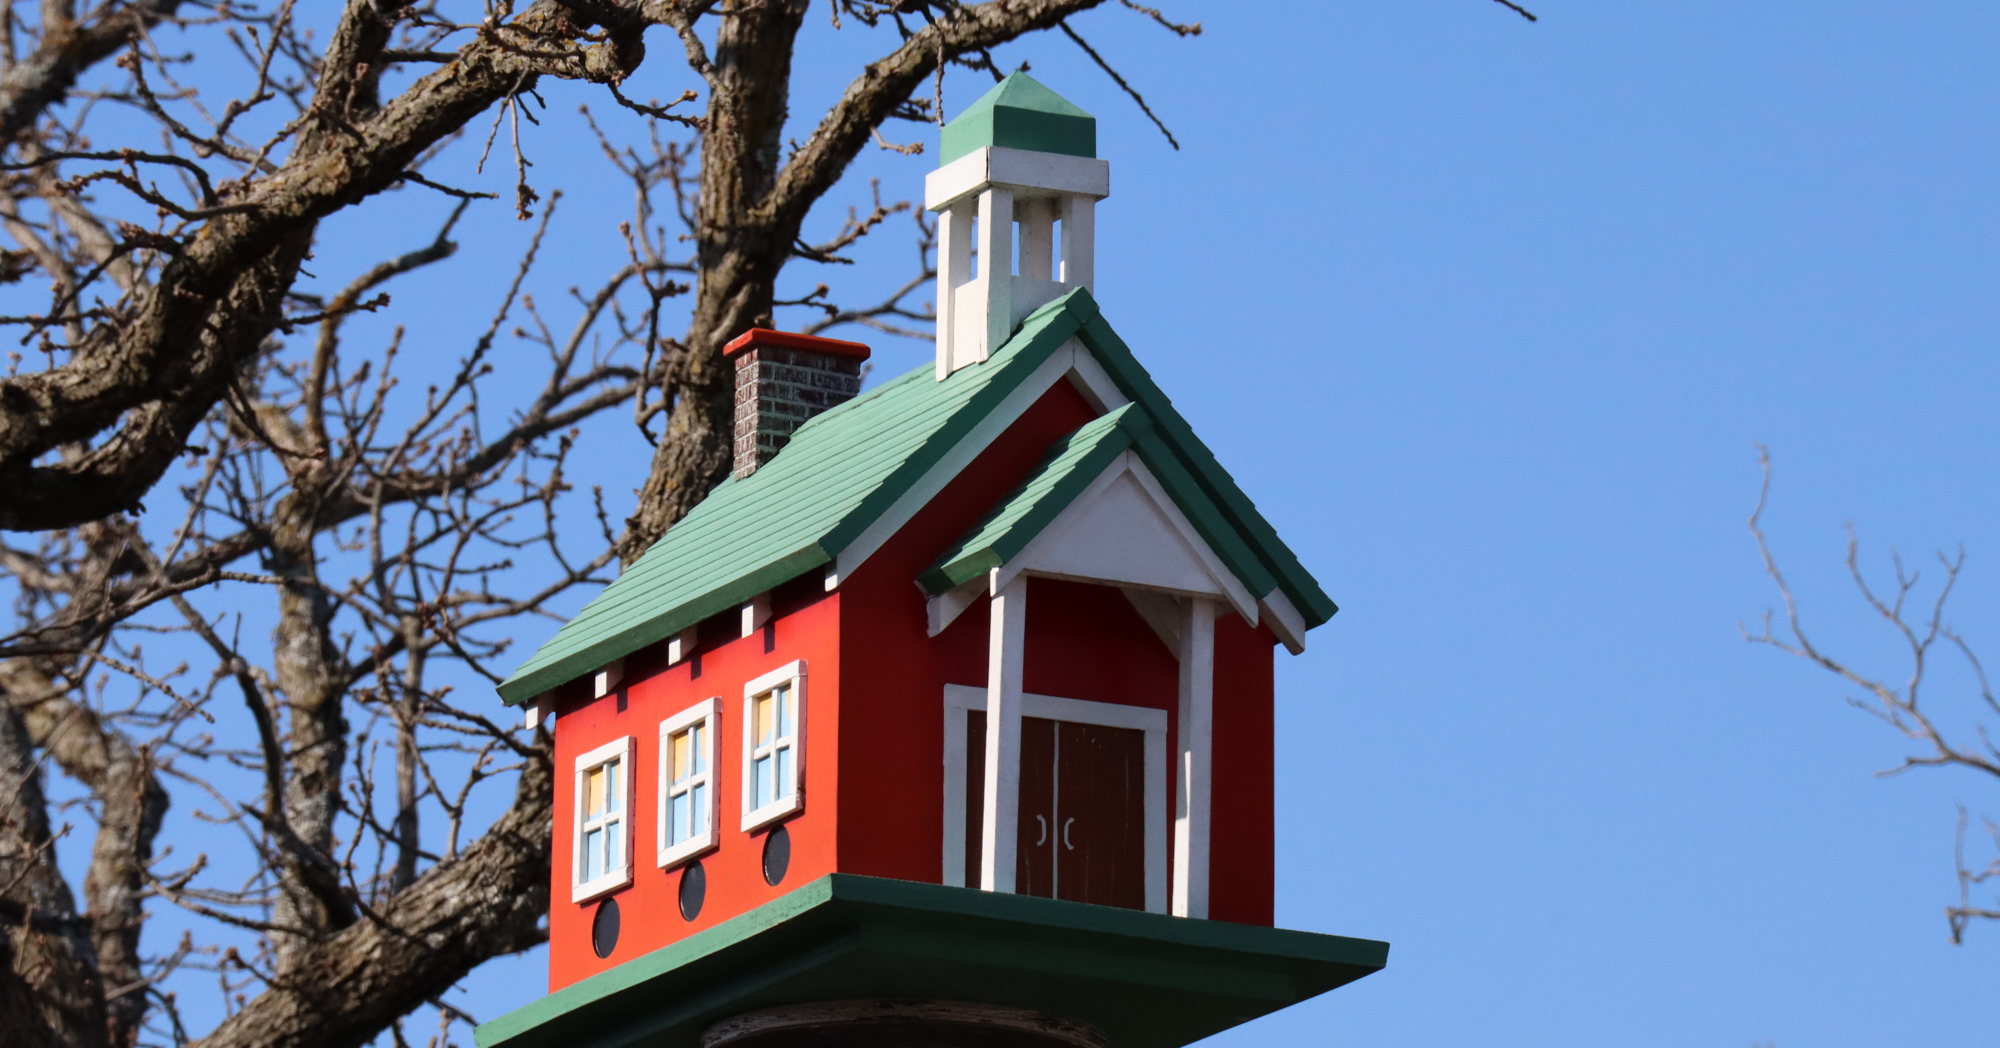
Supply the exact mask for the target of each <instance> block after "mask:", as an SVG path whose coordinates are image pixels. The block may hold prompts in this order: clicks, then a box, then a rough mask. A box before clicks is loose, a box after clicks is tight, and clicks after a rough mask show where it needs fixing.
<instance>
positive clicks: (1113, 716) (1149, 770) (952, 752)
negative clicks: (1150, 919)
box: [944, 684, 1167, 913]
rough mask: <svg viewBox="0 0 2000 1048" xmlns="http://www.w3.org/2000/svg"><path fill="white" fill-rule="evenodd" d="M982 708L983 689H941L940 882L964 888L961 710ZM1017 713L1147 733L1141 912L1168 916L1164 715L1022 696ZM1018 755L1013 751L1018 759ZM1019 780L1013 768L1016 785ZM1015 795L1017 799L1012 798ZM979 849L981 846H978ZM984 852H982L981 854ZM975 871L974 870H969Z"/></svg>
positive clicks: (1162, 712) (963, 722)
mask: <svg viewBox="0 0 2000 1048" xmlns="http://www.w3.org/2000/svg"><path fill="white" fill-rule="evenodd" d="M985 709H986V689H984V688H973V687H967V686H966V685H963V684H947V685H945V686H944V883H946V884H950V885H965V884H966V874H967V870H966V869H965V832H966V828H965V763H966V753H965V730H966V718H965V715H966V712H967V711H969V710H981V711H983V710H985ZM1021 715H1022V716H1024V717H1044V718H1047V719H1049V720H1057V721H1070V722H1071V723H1075V724H1101V725H1104V726H1106V727H1111V728H1132V729H1135V730H1138V731H1143V732H1145V733H1146V743H1145V746H1146V770H1145V777H1146V787H1145V789H1146V805H1145V807H1146V874H1145V876H1146V909H1147V910H1148V911H1149V912H1152V913H1166V912H1167V861H1166V857H1167V811H1166V800H1165V795H1166V792H1167V711H1166V710H1156V709H1153V708H1152V707H1149V706H1127V705H1124V704H1122V703H1115V702H1092V701H1090V700H1088V699H1065V698H1060V697H1058V696H1054V695H1036V694H1033V693H1023V694H1022V696H1021ZM1018 753H1019V751H1018V750H1017V751H1016V754H1017V757H1016V759H1017V760H1018ZM1019 781H1020V772H1019V770H1018V768H1017V769H1016V771H1015V782H1016V783H1017V784H1018V783H1019ZM1017 797H1018V795H1017ZM981 843H982V845H983V843H984V842H981ZM982 854H983V850H982ZM974 872H975V873H976V872H977V871H974Z"/></svg>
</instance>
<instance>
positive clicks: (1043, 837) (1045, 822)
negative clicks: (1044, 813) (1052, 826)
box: [1035, 815, 1049, 848]
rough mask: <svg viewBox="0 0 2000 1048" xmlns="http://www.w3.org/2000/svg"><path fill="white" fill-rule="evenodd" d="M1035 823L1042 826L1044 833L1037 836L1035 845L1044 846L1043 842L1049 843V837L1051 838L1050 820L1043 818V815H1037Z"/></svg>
mask: <svg viewBox="0 0 2000 1048" xmlns="http://www.w3.org/2000/svg"><path fill="white" fill-rule="evenodd" d="M1035 825H1037V826H1038V827H1040V828H1041V833H1042V835H1041V836H1040V837H1037V838H1035V847H1037V848H1039V847H1041V846H1042V845H1043V844H1045V843H1047V842H1048V839H1049V820H1047V819H1044V818H1042V817H1041V816H1039V815H1037V816H1035Z"/></svg>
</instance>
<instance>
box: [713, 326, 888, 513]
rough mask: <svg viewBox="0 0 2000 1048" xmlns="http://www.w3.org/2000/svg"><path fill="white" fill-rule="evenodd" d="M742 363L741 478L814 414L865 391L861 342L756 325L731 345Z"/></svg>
mask: <svg viewBox="0 0 2000 1048" xmlns="http://www.w3.org/2000/svg"><path fill="white" fill-rule="evenodd" d="M722 355H723V356H724V357H727V358H730V359H733V360H734V361H735V362H736V441H735V455H736V471H735V472H736V476H738V477H747V476H749V475H750V474H752V473H755V472H757V467H759V466H761V465H763V464H764V463H766V462H769V461H771V456H773V455H776V454H777V453H778V452H779V450H780V449H782V448H783V447H784V446H785V445H786V444H787V443H788V442H790V441H791V439H792V433H793V432H795V431H796V430H797V429H798V428H799V427H800V426H803V425H805V424H806V422H807V420H809V419H811V418H812V417H813V416H814V415H818V414H819V413H821V412H823V411H825V410H827V409H828V408H832V407H837V406H839V405H841V404H845V403H846V402H848V401H850V400H853V399H854V396H855V394H857V393H859V392H861V362H862V361H864V360H867V359H868V347H867V346H864V345H862V344H861V343H859V342H842V341H840V340H838V339H831V338H817V337H814V336H812V335H797V334H793V333H792V332H789V331H771V330H768V329H766V328H752V329H750V330H749V331H747V332H744V333H743V334H742V335H739V336H737V337H736V339H735V340H734V341H732V342H730V343H729V345H727V346H725V347H724V348H723V350H722Z"/></svg>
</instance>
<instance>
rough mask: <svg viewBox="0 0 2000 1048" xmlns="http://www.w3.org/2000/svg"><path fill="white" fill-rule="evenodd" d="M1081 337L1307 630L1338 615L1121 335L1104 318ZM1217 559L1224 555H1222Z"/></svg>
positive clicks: (1086, 326) (1085, 328)
mask: <svg viewBox="0 0 2000 1048" xmlns="http://www.w3.org/2000/svg"><path fill="white" fill-rule="evenodd" d="M1078 335H1079V337H1080V338H1081V339H1082V340H1083V342H1084V344H1085V345H1086V346H1088V347H1089V348H1090V349H1091V351H1092V353H1093V354H1094V355H1095V356H1096V357H1097V359H1098V361H1099V362H1100V363H1101V364H1103V365H1104V369H1105V371H1107V372H1109V373H1110V375H1111V380H1112V381H1113V382H1114V383H1116V384H1117V385H1118V388H1119V390H1120V391H1121V392H1123V393H1124V394H1125V395H1126V396H1128V397H1130V398H1132V399H1133V400H1136V401H1138V402H1139V403H1140V404H1142V405H1144V406H1145V408H1146V411H1147V413H1148V414H1150V415H1151V416H1152V417H1153V423H1154V433H1155V434H1157V435H1158V436H1159V437H1160V438H1162V439H1163V440H1164V441H1165V442H1166V444H1168V445H1169V446H1171V448H1172V449H1173V452H1174V454H1175V457H1176V458H1177V459H1178V460H1179V461H1180V463H1181V464H1182V465H1183V466H1185V467H1186V468H1187V472H1188V474H1189V476H1190V477H1191V478H1192V479H1193V481H1194V482H1195V483H1196V484H1198V485H1199V486H1200V488H1201V489H1202V490H1203V491H1204V492H1206V493H1207V494H1208V496H1209V498H1210V499H1211V500H1212V501H1213V502H1214V504H1215V505H1216V507H1217V508H1218V509H1219V510H1220V511H1221V512H1222V514H1223V515H1224V517H1225V518H1226V519H1227V520H1228V521H1229V523H1230V524H1231V525H1232V526H1233V529H1234V530H1237V531H1238V532H1239V533H1240V534H1241V535H1242V537H1243V538H1244V540H1245V541H1246V542H1247V544H1248V545H1249V547H1250V548H1251V549H1253V550H1255V551H1256V556H1257V559H1258V560H1259V561H1261V562H1262V563H1263V564H1264V566H1265V567H1266V568H1267V569H1269V571H1270V573H1271V575H1272V576H1273V577H1275V579H1276V583H1277V587H1278V588H1279V589H1280V590H1282V591H1283V592H1284V594H1285V596H1286V597H1287V598H1289V599H1290V600H1291V602H1292V605H1293V606H1294V607H1295V608H1297V609H1298V611H1299V614H1300V615H1301V616H1303V617H1304V618H1305V621H1306V628H1308V629H1310V628H1312V627H1314V626H1319V625H1322V624H1324V623H1325V622H1326V621H1327V620H1328V619H1331V618H1332V617H1333V616H1334V615H1335V614H1336V613H1338V612H1339V611H1340V607H1339V606H1338V605H1336V604H1335V603H1334V602H1333V599H1332V598H1330V597H1328V596H1327V595H1326V591H1324V590H1322V589H1320V586H1319V582H1318V580H1316V579H1314V578H1313V577H1312V573H1311V572H1308V571H1307V570H1306V569H1305V566H1304V565H1303V564H1300V563H1299V559H1298V556H1297V555H1296V554H1294V553H1293V552H1292V551H1291V548H1290V547H1288V546H1286V545H1285V542H1284V540H1283V539H1281V538H1279V537H1278V532H1277V529H1276V528H1273V527H1272V526H1271V522H1270V521H1268V520H1265V519H1264V515H1263V514H1262V513H1259V512H1258V511H1257V505H1256V503H1254V502H1251V501H1250V497H1249V496H1248V495H1245V494H1244V493H1243V489H1242V488H1239V487H1237V486H1236V481H1235V479H1234V478H1232V477H1231V476H1230V475H1229V471H1228V470H1225V469H1223V468H1222V463H1220V462H1217V461H1216V459H1215V454H1214V453H1213V452H1211V451H1209V449H1208V445H1206V444H1203V443H1202V441H1201V438H1200V437H1198V436H1196V435H1195V432H1194V429H1193V427H1191V426H1189V425H1188V423H1187V420H1186V419H1184V418H1182V417H1181V413H1180V412H1179V411H1177V410H1175V408H1174V405H1173V401H1171V400H1169V399H1168V398H1167V395H1166V393H1165V392H1163V391H1162V390H1161V389H1160V387H1159V386H1158V385H1156V384H1155V383H1154V382H1153V378H1152V376H1151V375H1149V374H1147V373H1146V369H1145V368H1144V367H1143V366H1141V365H1140V363H1139V361H1138V359H1137V358H1135V357H1134V356H1133V355H1132V350H1131V349H1130V347H1128V346H1126V345H1125V341H1124V340H1123V339H1121V338H1119V337H1118V332H1116V331H1114V330H1112V328H1111V325H1110V324H1109V323H1107V322H1106V321H1105V320H1104V318H1103V317H1102V316H1101V315H1100V316H1097V317H1094V318H1092V319H1091V320H1090V321H1089V322H1088V323H1086V324H1084V325H1083V330H1082V331H1081V332H1079V333H1078ZM1148 465H1149V466H1151V465H1153V464H1152V463H1148ZM1154 471H1155V472H1156V473H1157V472H1158V468H1157V467H1154ZM1183 512H1185V507H1183ZM1197 526H1199V525H1197ZM1217 553H1221V550H1219V549H1218V550H1217ZM1246 582H1247V580H1246ZM1264 592H1269V591H1268V590H1265V591H1262V592H1260V593H1259V594H1258V595H1259V596H1262V595H1263V593H1264Z"/></svg>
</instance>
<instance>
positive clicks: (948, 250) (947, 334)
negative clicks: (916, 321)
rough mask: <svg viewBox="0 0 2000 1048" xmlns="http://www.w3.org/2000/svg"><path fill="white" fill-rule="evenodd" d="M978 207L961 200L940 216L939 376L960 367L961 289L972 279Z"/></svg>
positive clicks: (939, 377) (938, 249)
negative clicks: (958, 306)
mask: <svg viewBox="0 0 2000 1048" xmlns="http://www.w3.org/2000/svg"><path fill="white" fill-rule="evenodd" d="M974 214H975V208H974V206H973V204H972V203H971V202H970V201H960V202H958V203H956V204H953V205H952V206H950V207H948V208H945V209H944V212H943V213H942V214H940V215H938V248H937V251H938V287H937V377H938V379H939V380H940V381H942V380H943V379H944V378H945V376H947V375H949V374H951V372H952V369H953V368H954V367H955V366H956V365H955V364H954V363H953V361H954V360H955V359H956V358H955V357H954V356H953V354H954V352H955V351H956V350H955V346H956V342H955V339H956V336H957V334H958V308H957V303H958V289H959V288H961V287H964V286H965V285H966V283H967V282H968V281H970V280H971V279H972V219H973V216H974Z"/></svg>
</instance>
